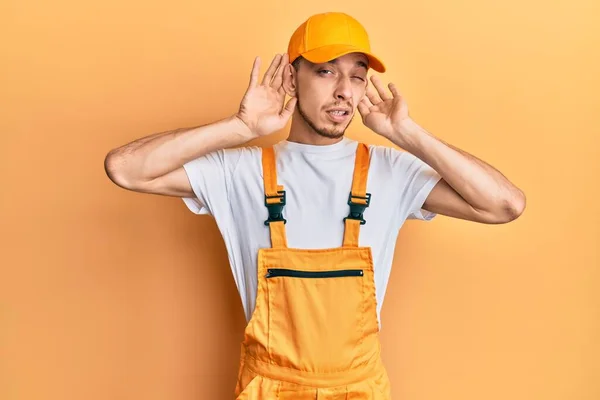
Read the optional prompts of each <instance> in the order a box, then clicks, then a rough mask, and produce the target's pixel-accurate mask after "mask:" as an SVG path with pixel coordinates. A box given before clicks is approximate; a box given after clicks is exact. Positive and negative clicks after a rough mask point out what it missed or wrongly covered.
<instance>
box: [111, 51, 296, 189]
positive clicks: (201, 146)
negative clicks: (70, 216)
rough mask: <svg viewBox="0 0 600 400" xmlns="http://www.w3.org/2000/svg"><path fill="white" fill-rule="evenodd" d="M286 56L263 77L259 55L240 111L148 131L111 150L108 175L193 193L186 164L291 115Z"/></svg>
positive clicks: (125, 182) (134, 184)
mask: <svg viewBox="0 0 600 400" xmlns="http://www.w3.org/2000/svg"><path fill="white" fill-rule="evenodd" d="M287 63H288V57H287V55H284V56H280V55H277V56H275V58H274V59H273V61H272V62H271V65H270V66H269V69H268V70H267V72H266V73H265V76H264V78H263V81H262V83H259V82H258V70H259V67H260V59H259V58H258V57H257V58H256V59H255V61H254V65H253V67H252V72H251V74H250V84H249V86H248V90H247V91H246V94H245V95H244V98H243V99H242V102H241V104H240V109H239V111H238V112H237V113H236V114H235V115H233V116H231V117H228V118H225V119H222V120H220V121H217V122H214V123H211V124H208V125H203V126H197V127H192V128H180V129H176V130H173V131H168V132H160V133H156V134H153V135H149V136H145V137H143V138H140V139H137V140H135V141H133V142H130V143H128V144H125V145H123V146H120V147H117V148H115V149H113V150H111V151H110V152H109V153H108V154H107V156H106V158H105V160H104V169H105V171H106V174H107V175H108V177H109V178H110V180H111V181H113V182H114V183H115V184H116V185H118V186H120V187H123V188H125V189H129V190H133V191H136V192H143V193H154V194H162V195H168V196H178V197H193V196H194V193H193V190H192V188H191V185H190V183H189V181H188V178H187V175H186V173H185V170H184V169H183V165H184V164H186V163H187V162H189V161H192V160H194V159H196V158H198V157H201V156H203V155H206V154H208V153H211V152H213V151H216V150H220V149H225V148H229V147H235V146H237V145H240V144H243V143H246V142H248V141H249V140H251V139H254V138H256V137H259V136H265V135H268V134H271V133H273V132H275V131H277V130H279V129H281V128H282V127H283V126H284V125H285V124H286V122H287V120H288V119H289V117H290V116H291V115H292V112H293V109H294V107H295V99H292V100H290V101H289V102H288V103H287V105H286V106H285V107H283V104H284V100H285V92H284V91H283V89H282V87H281V83H282V74H283V70H284V68H285V66H286V65H287Z"/></svg>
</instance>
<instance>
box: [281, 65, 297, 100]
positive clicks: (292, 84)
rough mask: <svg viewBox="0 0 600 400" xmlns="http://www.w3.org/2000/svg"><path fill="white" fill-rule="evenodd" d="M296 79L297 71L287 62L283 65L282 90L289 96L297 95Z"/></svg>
mask: <svg viewBox="0 0 600 400" xmlns="http://www.w3.org/2000/svg"><path fill="white" fill-rule="evenodd" d="M297 79H298V72H297V71H296V68H294V66H293V65H292V64H288V65H286V66H285V70H284V71H283V82H282V85H283V90H285V93H286V94H287V95H288V96H290V97H296V95H297V86H298V85H297Z"/></svg>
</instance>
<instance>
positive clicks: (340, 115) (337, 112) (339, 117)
mask: <svg viewBox="0 0 600 400" xmlns="http://www.w3.org/2000/svg"><path fill="white" fill-rule="evenodd" d="M326 112H327V115H328V116H329V118H330V119H331V120H333V121H335V122H343V121H345V120H346V119H347V118H348V117H349V116H350V110H349V109H347V108H332V109H331V110H327V111H326Z"/></svg>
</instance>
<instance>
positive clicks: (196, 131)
mask: <svg viewBox="0 0 600 400" xmlns="http://www.w3.org/2000/svg"><path fill="white" fill-rule="evenodd" d="M253 137H254V136H253V135H252V133H251V132H250V130H249V129H248V128H247V127H246V126H245V125H244V123H243V122H242V121H240V120H239V119H238V118H236V117H234V116H232V117H229V118H225V119H223V120H220V121H216V122H214V123H211V124H208V125H203V126H197V127H192V128H180V129H176V130H172V131H167V132H160V133H156V134H153V135H149V136H146V137H143V138H140V139H138V140H135V141H133V142H131V143H128V144H126V145H123V146H121V147H118V148H116V149H113V150H111V151H110V152H109V154H108V155H107V157H106V160H105V165H106V169H107V172H108V173H109V175H113V176H117V175H118V178H117V179H119V180H121V181H126V182H129V183H132V182H145V181H150V180H152V179H155V178H158V177H161V176H164V175H166V174H168V173H170V172H172V171H175V170H176V169H178V168H180V167H182V166H183V165H184V164H185V163H187V162H188V161H191V160H193V159H196V158H198V157H201V156H203V155H205V154H208V153H210V152H213V151H216V150H219V149H224V148H229V147H234V146H237V145H240V144H243V143H246V142H247V141H249V140H251V139H253Z"/></svg>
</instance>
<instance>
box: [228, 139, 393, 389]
mask: <svg viewBox="0 0 600 400" xmlns="http://www.w3.org/2000/svg"><path fill="white" fill-rule="evenodd" d="M262 166H263V177H264V186H265V205H266V206H267V208H268V210H269V219H267V220H266V221H265V224H266V225H268V226H269V229H270V234H271V246H272V247H271V248H261V249H259V251H258V288H257V295H256V306H255V309H254V312H253V314H252V318H251V319H250V321H249V323H248V325H247V326H246V330H245V332H244V339H243V341H242V344H241V359H240V368H239V373H238V379H237V385H236V388H235V397H236V399H237V400H271V399H273V400H275V399H280V400H291V399H295V400H304V399H306V400H308V399H310V400H315V399H318V400H325V399H327V400H333V399H344V400H345V399H355V400H358V399H360V400H366V399H376V400H388V399H390V396H391V394H390V382H389V379H388V375H387V372H386V369H385V367H384V365H383V363H382V360H381V354H380V352H381V345H380V342H379V326H378V321H377V303H376V299H375V281H374V273H373V258H372V254H371V248H370V247H359V246H358V238H359V232H360V226H361V225H363V224H365V222H366V221H365V220H364V219H363V212H364V210H365V208H366V207H368V206H369V202H370V198H371V195H370V194H369V193H366V186H367V175H368V171H369V149H368V147H367V146H366V145H364V144H362V143H359V144H358V147H357V150H356V159H355V166H354V176H353V180H352V189H351V192H350V195H349V198H348V204H349V205H350V214H349V215H348V217H346V218H344V221H340V223H342V222H343V223H344V224H345V231H344V240H343V245H342V247H338V248H328V249H297V248H288V247H287V239H286V234H285V223H286V220H285V219H284V218H283V213H282V211H283V207H284V206H285V199H286V197H285V191H284V188H283V186H281V185H278V184H277V171H276V167H275V154H274V150H273V148H272V147H269V148H265V149H263V152H262Z"/></svg>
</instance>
